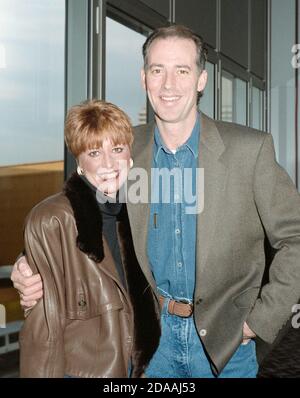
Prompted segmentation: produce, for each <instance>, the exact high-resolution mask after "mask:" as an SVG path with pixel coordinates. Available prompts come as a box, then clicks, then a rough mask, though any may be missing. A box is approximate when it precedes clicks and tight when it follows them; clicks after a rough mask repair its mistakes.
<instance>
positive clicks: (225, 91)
mask: <svg viewBox="0 0 300 398" xmlns="http://www.w3.org/2000/svg"><path fill="white" fill-rule="evenodd" d="M221 118H222V120H224V121H225V122H232V121H233V76H232V75H231V74H230V73H227V72H225V71H223V72H222V113H221Z"/></svg>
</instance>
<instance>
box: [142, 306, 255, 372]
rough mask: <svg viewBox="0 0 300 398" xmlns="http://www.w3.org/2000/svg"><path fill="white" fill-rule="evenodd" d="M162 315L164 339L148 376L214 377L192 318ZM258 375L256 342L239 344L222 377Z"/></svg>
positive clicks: (150, 364) (162, 338) (163, 313)
mask: <svg viewBox="0 0 300 398" xmlns="http://www.w3.org/2000/svg"><path fill="white" fill-rule="evenodd" d="M167 302H168V300H165V303H164V308H163V310H162V316H161V326H162V336H161V339H160V343H159V347H158V349H157V351H156V353H155V354H154V356H153V357H152V359H151V361H150V363H149V366H148V368H147V369H146V372H145V373H146V376H147V377H157V378H165V377H171V378H193V377H195V378H215V377H216V376H215V375H214V374H213V372H212V370H211V367H210V363H209V361H208V359H207V357H206V355H205V352H204V350H203V347H202V343H201V340H200V338H199V336H198V333H197V331H196V327H195V323H194V319H193V317H190V318H181V317H178V316H176V315H170V314H169V313H168V312H167ZM257 372H258V364H257V360H256V352H255V342H254V340H251V341H250V342H249V343H248V344H246V345H240V346H239V348H238V349H237V350H236V352H235V353H234V355H233V356H232V358H231V359H230V361H229V362H228V363H227V365H226V366H225V368H224V369H223V371H222V372H221V374H220V375H219V376H218V377H219V378H231V377H232V378H254V377H256V374H257Z"/></svg>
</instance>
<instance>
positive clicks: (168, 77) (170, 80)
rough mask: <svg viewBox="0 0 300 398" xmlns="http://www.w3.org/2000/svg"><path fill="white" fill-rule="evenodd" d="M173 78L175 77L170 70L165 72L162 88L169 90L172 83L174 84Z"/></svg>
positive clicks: (172, 85)
mask: <svg viewBox="0 0 300 398" xmlns="http://www.w3.org/2000/svg"><path fill="white" fill-rule="evenodd" d="M174 79H175V77H174V74H173V73H172V72H166V74H165V80H164V88H165V89H166V90H170V89H171V88H173V87H174V85H175V81H174Z"/></svg>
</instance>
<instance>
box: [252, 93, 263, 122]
mask: <svg viewBox="0 0 300 398" xmlns="http://www.w3.org/2000/svg"><path fill="white" fill-rule="evenodd" d="M262 99H263V92H262V90H260V89H259V88H256V87H252V127H254V128H255V129H259V130H262V129H263V118H262V113H263V101H262Z"/></svg>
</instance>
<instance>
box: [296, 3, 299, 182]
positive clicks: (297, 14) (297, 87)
mask: <svg viewBox="0 0 300 398" xmlns="http://www.w3.org/2000/svg"><path fill="white" fill-rule="evenodd" d="M299 1H300V0H295V7H296V13H295V18H296V20H295V43H296V44H299ZM298 104H299V68H297V67H296V68H295V148H296V154H295V155H296V156H295V160H296V178H295V180H296V187H297V189H298V187H299V182H298V174H299V173H298V141H299V138H298V132H299V131H298V130H299V128H298V123H299V110H298Z"/></svg>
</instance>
